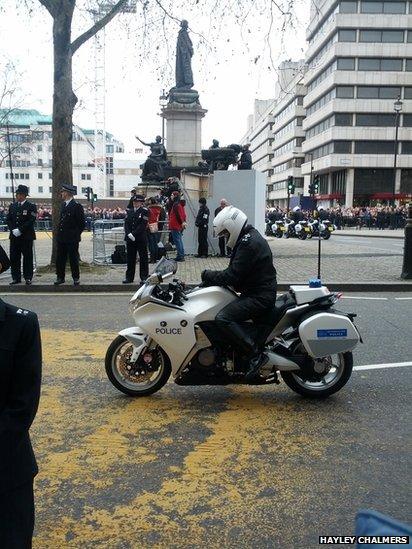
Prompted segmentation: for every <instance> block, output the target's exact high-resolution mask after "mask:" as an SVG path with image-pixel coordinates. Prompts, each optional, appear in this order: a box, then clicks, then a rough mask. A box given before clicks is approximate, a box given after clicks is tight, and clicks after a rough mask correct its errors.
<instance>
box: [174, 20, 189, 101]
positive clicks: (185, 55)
mask: <svg viewBox="0 0 412 549" xmlns="http://www.w3.org/2000/svg"><path fill="white" fill-rule="evenodd" d="M188 26H189V23H188V22H187V21H186V20H185V19H184V20H183V21H182V22H181V23H180V31H179V35H178V37H177V46H176V88H181V89H187V90H190V89H191V88H193V72H192V57H193V44H192V41H191V40H190V37H189V33H188V32H187V29H188Z"/></svg>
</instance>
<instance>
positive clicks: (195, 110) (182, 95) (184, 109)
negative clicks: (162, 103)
mask: <svg viewBox="0 0 412 549" xmlns="http://www.w3.org/2000/svg"><path fill="white" fill-rule="evenodd" d="M206 113H207V110H206V109H203V108H202V106H201V105H200V103H199V95H198V93H197V92H196V91H195V90H184V91H183V90H182V91H181V92H180V91H179V92H178V91H177V90H176V91H173V90H171V91H170V94H169V103H168V104H167V106H166V107H164V108H163V109H162V113H161V115H162V117H163V118H164V119H165V120H166V123H167V126H166V143H167V155H168V159H169V160H170V162H171V163H172V166H179V167H180V168H193V167H195V166H198V164H199V162H200V161H201V160H202V144H201V138H202V118H203V117H204V116H205V114H206Z"/></svg>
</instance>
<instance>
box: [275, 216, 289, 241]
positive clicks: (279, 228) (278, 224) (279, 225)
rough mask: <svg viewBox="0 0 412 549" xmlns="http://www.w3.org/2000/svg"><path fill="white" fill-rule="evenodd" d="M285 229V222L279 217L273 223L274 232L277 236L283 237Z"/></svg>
mask: <svg viewBox="0 0 412 549" xmlns="http://www.w3.org/2000/svg"><path fill="white" fill-rule="evenodd" d="M284 231H286V227H285V222H284V220H283V219H278V220H277V221H275V222H274V223H273V225H272V234H273V236H275V237H276V238H282V236H283V233H284Z"/></svg>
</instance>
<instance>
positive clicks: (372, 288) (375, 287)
mask: <svg viewBox="0 0 412 549" xmlns="http://www.w3.org/2000/svg"><path fill="white" fill-rule="evenodd" d="M292 285H297V286H299V285H302V282H300V283H299V282H291V283H290V284H284V283H279V284H278V291H280V292H284V291H287V290H288V289H289V286H292ZM186 286H187V287H188V288H194V287H195V286H196V284H193V283H188V284H186ZM325 286H327V287H328V288H329V290H331V291H336V292H375V293H379V292H382V293H384V292H412V281H411V282H408V281H401V280H400V281H399V282H385V283H382V282H342V283H340V282H330V283H327V282H325ZM138 287H139V286H138V285H137V284H136V285H135V284H127V285H126V284H87V283H86V284H81V285H79V286H71V285H69V284H67V285H66V284H64V285H61V286H57V287H56V286H54V285H53V284H36V285H32V286H25V285H21V286H20V285H19V286H3V285H2V286H0V294H1V293H28V294H30V293H32V294H36V293H55V294H56V295H58V294H59V293H102V294H104V293H113V292H116V293H118V292H121V293H128V294H130V295H132V294H133V293H134V292H135V291H136V290H137V288H138Z"/></svg>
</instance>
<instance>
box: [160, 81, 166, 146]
mask: <svg viewBox="0 0 412 549" xmlns="http://www.w3.org/2000/svg"><path fill="white" fill-rule="evenodd" d="M159 105H160V108H161V109H162V112H161V114H160V116H161V117H162V142H163V143H164V140H165V117H164V116H163V109H164V108H165V107H166V105H167V95H166V93H165V90H164V89H163V90H162V93H161V95H160V97H159Z"/></svg>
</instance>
